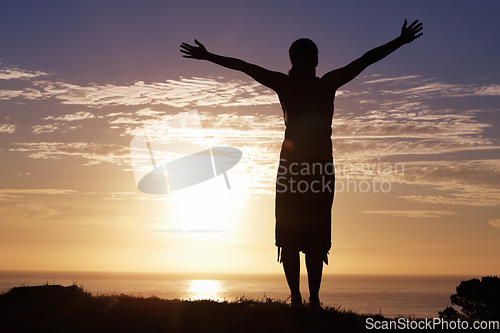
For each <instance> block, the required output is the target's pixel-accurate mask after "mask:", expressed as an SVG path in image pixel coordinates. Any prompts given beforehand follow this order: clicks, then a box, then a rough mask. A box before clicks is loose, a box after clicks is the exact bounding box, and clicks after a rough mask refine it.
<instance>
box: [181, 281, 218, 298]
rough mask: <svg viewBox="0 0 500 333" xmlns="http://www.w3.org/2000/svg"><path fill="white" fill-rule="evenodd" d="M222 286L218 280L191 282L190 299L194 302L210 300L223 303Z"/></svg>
mask: <svg viewBox="0 0 500 333" xmlns="http://www.w3.org/2000/svg"><path fill="white" fill-rule="evenodd" d="M221 292H222V286H221V284H220V282H219V281H216V280H191V281H190V282H189V289H188V298H189V299H192V300H201V299H210V300H214V301H223V297H222V294H221Z"/></svg>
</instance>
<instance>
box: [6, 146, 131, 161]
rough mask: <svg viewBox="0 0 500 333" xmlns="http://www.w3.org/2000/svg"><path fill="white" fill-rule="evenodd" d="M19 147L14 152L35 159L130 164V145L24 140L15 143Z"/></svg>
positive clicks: (12, 149)
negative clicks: (71, 159)
mask: <svg viewBox="0 0 500 333" xmlns="http://www.w3.org/2000/svg"><path fill="white" fill-rule="evenodd" d="M15 146H17V147H18V148H11V149H9V151H12V152H23V153H26V154H27V157H29V158H34V159H55V160H59V159H63V158H80V159H83V160H85V162H84V165H94V164H100V163H112V164H115V165H130V158H129V149H128V147H124V146H120V145H113V144H100V143H91V142H71V143H62V142H24V143H15Z"/></svg>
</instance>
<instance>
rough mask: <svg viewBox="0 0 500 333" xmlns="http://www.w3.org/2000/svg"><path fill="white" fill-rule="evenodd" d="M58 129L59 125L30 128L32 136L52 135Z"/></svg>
mask: <svg viewBox="0 0 500 333" xmlns="http://www.w3.org/2000/svg"><path fill="white" fill-rule="evenodd" d="M58 129H59V124H57V123H56V124H47V125H34V126H32V127H31V131H32V132H33V134H43V133H52V132H55V131H57V130H58Z"/></svg>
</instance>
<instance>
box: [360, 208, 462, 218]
mask: <svg viewBox="0 0 500 333" xmlns="http://www.w3.org/2000/svg"><path fill="white" fill-rule="evenodd" d="M362 213H364V214H377V215H389V216H395V217H411V218H437V217H442V216H453V215H460V214H457V213H455V212H451V211H445V210H365V211H362Z"/></svg>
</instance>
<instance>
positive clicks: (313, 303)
mask: <svg viewBox="0 0 500 333" xmlns="http://www.w3.org/2000/svg"><path fill="white" fill-rule="evenodd" d="M309 307H310V308H311V310H315V311H320V310H323V308H322V307H321V303H320V301H319V297H309Z"/></svg>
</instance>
